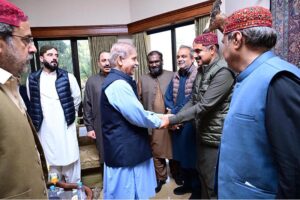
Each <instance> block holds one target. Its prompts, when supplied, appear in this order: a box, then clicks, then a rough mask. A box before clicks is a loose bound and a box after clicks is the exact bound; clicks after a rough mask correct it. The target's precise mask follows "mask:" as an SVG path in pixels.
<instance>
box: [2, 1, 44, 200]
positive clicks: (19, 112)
mask: <svg viewBox="0 0 300 200" xmlns="http://www.w3.org/2000/svg"><path fill="white" fill-rule="evenodd" d="M35 52H36V48H35V46H34V45H33V43H32V36H31V31H30V26H29V22H28V17H27V16H26V15H25V13H24V12H23V11H22V10H20V9H19V8H17V7H16V6H15V5H13V4H11V3H9V2H8V1H5V0H0V102H1V106H0V138H1V141H0V163H1V164H0V177H1V181H0V199H8V198H12V199H17V198H22V199H46V198H47V188H46V184H45V180H46V178H47V168H46V162H45V157H44V153H43V150H42V147H41V144H40V142H39V139H38V137H37V134H36V132H35V130H34V128H33V126H32V123H31V120H30V119H29V118H28V116H27V113H26V107H25V106H24V102H23V100H22V98H21V97H20V95H19V92H18V87H19V82H18V79H19V77H20V75H21V73H22V72H23V71H24V70H25V68H26V67H27V65H28V64H29V60H30V59H31V58H32V55H33V54H34V53H35Z"/></svg>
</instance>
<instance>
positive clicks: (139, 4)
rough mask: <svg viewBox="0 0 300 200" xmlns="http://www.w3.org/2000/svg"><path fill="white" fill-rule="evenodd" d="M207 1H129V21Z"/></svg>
mask: <svg viewBox="0 0 300 200" xmlns="http://www.w3.org/2000/svg"><path fill="white" fill-rule="evenodd" d="M205 1H207V0H130V14H131V21H132V22H134V21H138V20H141V19H145V18H148V17H152V16H155V15H158V14H162V13H166V12H169V11H172V10H177V9H180V8H183V7H187V6H191V5H194V4H198V3H201V2H205Z"/></svg>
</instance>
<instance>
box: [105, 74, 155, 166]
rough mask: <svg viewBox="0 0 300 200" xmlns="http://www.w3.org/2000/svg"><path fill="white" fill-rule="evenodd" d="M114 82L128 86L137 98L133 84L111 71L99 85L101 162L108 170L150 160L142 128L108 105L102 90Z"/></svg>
mask: <svg viewBox="0 0 300 200" xmlns="http://www.w3.org/2000/svg"><path fill="white" fill-rule="evenodd" d="M116 80H124V81H126V82H127V83H129V85H130V86H131V87H132V89H133V91H134V92H135V94H136V96H137V90H136V83H135V81H133V80H132V78H131V77H130V76H128V75H126V74H124V73H123V72H121V71H118V70H115V69H112V70H111V72H110V73H109V75H108V76H107V77H106V78H105V80H104V82H103V84H102V95H101V111H102V112H101V119H102V134H103V146H104V162H105V164H106V165H107V166H109V167H129V166H135V165H137V164H139V163H142V162H143V161H145V160H147V159H149V158H151V157H152V155H151V148H150V141H149V136H148V132H147V129H146V128H141V127H138V126H136V125H133V124H131V123H130V122H129V121H127V120H126V119H125V118H124V117H123V115H122V114H121V113H120V112H118V111H117V110H116V109H115V108H114V107H113V106H112V105H111V104H110V103H109V101H108V99H107V96H106V95H105V92H104V91H105V89H106V88H107V87H108V86H109V85H110V84H111V83H113V82H114V81H116ZM124 98H126V97H124Z"/></svg>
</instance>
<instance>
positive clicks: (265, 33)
mask: <svg viewBox="0 0 300 200" xmlns="http://www.w3.org/2000/svg"><path fill="white" fill-rule="evenodd" d="M240 32H241V33H242V35H243V36H244V37H245V43H246V44H247V45H249V46H252V47H265V48H268V49H271V48H273V47H274V46H275V44H276V41H277V34H276V31H275V29H273V28H270V27H251V28H246V29H243V30H241V31H240ZM233 33H234V32H231V33H229V34H228V40H231V39H232V38H233Z"/></svg>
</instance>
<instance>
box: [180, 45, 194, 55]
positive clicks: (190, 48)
mask: <svg viewBox="0 0 300 200" xmlns="http://www.w3.org/2000/svg"><path fill="white" fill-rule="evenodd" d="M179 49H188V50H190V57H191V58H193V57H194V49H193V48H192V47H190V46H187V45H180V47H179Z"/></svg>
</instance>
